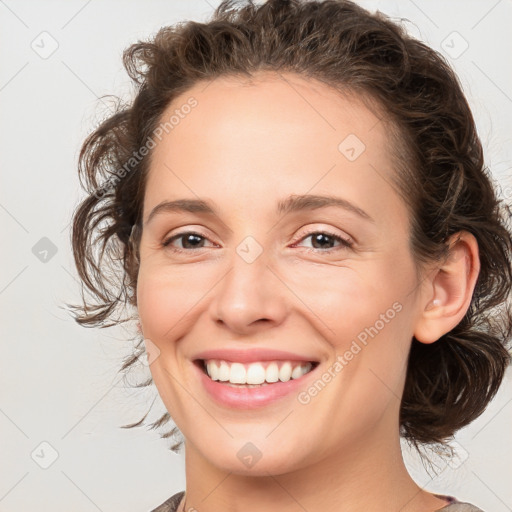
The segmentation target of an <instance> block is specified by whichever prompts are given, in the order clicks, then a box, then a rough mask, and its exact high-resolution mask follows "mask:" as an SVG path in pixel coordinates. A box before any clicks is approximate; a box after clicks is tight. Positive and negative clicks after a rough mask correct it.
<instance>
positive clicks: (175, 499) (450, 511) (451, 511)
mask: <svg viewBox="0 0 512 512" xmlns="http://www.w3.org/2000/svg"><path fill="white" fill-rule="evenodd" d="M184 494H185V491H181V492H178V493H176V494H175V495H174V496H171V497H170V498H169V499H168V500H166V501H164V503H162V504H161V505H160V506H158V507H156V508H154V509H153V510H151V512H176V511H177V510H178V505H179V504H180V502H181V499H182V498H183V495H184ZM435 496H437V497H438V498H441V499H444V500H448V501H450V503H449V504H448V505H446V506H445V507H442V508H440V509H438V510H442V511H443V512H483V510H482V509H481V508H478V507H475V505H471V503H463V502H461V501H458V500H457V499H456V498H454V497H453V496H443V495H440V494H436V495H435ZM436 512H437V511H436Z"/></svg>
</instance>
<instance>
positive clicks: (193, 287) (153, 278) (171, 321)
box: [137, 261, 216, 340]
mask: <svg viewBox="0 0 512 512" xmlns="http://www.w3.org/2000/svg"><path fill="white" fill-rule="evenodd" d="M215 282H216V281H215V279H214V276H212V275H211V271H210V272H208V269H205V268H201V267H200V266H197V267H196V268H195V269H192V268H191V267H190V266H186V265H184V266H181V267H179V266H173V267H170V266H165V265H156V264H152V265H151V264H144V262H143V261H142V262H141V267H140V270H139V276H138V281H137V309H138V314H139V317H140V321H141V324H142V328H143V331H144V336H145V337H149V338H154V339H155V340H163V339H166V338H177V337H178V336H180V335H182V334H183V333H184V332H186V330H187V328H188V329H190V325H188V324H189V323H190V318H191V317H192V316H193V315H194V310H195V309H197V308H200V307H201V306H202V305H204V302H205V301H206V300H208V296H209V292H210V291H211V289H212V288H213V287H214V285H215Z"/></svg>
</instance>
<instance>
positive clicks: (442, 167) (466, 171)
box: [73, 0, 512, 512]
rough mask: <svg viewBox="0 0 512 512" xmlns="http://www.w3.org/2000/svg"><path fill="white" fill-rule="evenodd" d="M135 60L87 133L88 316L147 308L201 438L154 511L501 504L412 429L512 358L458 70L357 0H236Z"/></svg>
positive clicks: (132, 53) (436, 420)
mask: <svg viewBox="0 0 512 512" xmlns="http://www.w3.org/2000/svg"><path fill="white" fill-rule="evenodd" d="M124 64H125V67H126V69H127V71H128V73H129V75H130V77H131V78H132V79H133V80H134V82H135V83H136V85H137V87H138V89H137V96H136V97H135V99H134V101H133V103H132V104H131V105H129V106H127V107H124V108H120V109H119V110H118V112H117V113H116V114H115V115H113V116H112V117H111V118H109V119H108V120H106V121H105V122H104V123H103V124H102V125H101V126H100V127H99V128H98V129H97V130H96V131H95V132H94V133H93V134H92V135H91V136H90V137H89V138H88V139H87V140H86V141H85V143H84V145H83V148H82V151H81V154H80V172H81V176H82V177H83V178H84V181H85V183H86V188H87V190H88V192H89V193H90V195H89V196H88V197H87V198H86V199H85V200H84V201H83V202H82V204H81V205H80V206H79V207H78V209H77V211H76V212H75V215H74V225H73V249H74V254H75V260H76V264H77V268H78V271H79V274H80V276H81V278H82V280H83V282H84V284H85V285H86V286H87V287H88V288H89V290H90V291H92V292H93V293H94V294H95V295H96V298H97V301H96V302H95V303H94V304H90V303H87V302H85V303H84V306H83V307H82V309H81V311H80V312H79V314H78V315H77V321H79V322H80V323H82V324H84V325H89V326H91V325H98V326H102V327H104V326H108V325H112V324H115V323H116V322H119V321H120V320H119V318H118V317H117V316H116V312H117V311H118V307H119V306H123V305H126V306H129V307H131V308H132V310H131V312H132V313H133V314H132V316H131V317H130V316H129V315H128V317H127V318H134V319H136V320H137V321H138V322H139V329H140V344H141V346H142V343H144V347H145V349H146V352H147V362H148V364H149V368H150V371H151V377H152V379H150V381H149V382H148V383H146V384H150V383H151V382H154V383H155V385H156V387H157V389H158V392H159V394H160V396H161V398H162V401H163V403H164V404H165V406H166V408H167V410H168V414H167V415H166V416H165V417H163V418H161V421H159V422H158V425H160V424H163V423H164V422H166V421H168V420H169V419H170V418H172V420H173V421H174V422H175V424H176V426H177V427H178V429H179V431H180V432H181V433H182V434H183V438H184V447H185V457H186V481H187V484H186V490H185V491H184V492H181V493H178V494H176V495H174V496H172V497H171V498H170V499H169V500H167V501H166V502H165V503H163V504H162V505H161V506H159V507H157V508H156V509H154V510H155V511H158V512H163V511H176V510H180V511H184V510H198V511H200V512H213V511H215V512H217V511H220V510H223V511H228V510H233V511H235V510H250V511H251V512H257V511H260V510H261V511H263V510H265V511H268V510H279V511H281V512H282V511H292V510H308V511H310V512H313V511H320V510H322V511H339V510H379V511H381V510H386V511H396V512H398V511H401V512H427V511H429V512H430V511H434V510H441V509H442V510H443V511H444V510H446V512H456V511H464V510H468V511H470V510H480V509H479V508H477V507H476V506H474V505H470V504H464V503H461V502H460V501H458V500H456V499H455V498H454V497H451V496H442V495H437V494H433V493H429V492H427V491H425V490H424V489H422V488H420V487H419V486H418V485H417V484H416V483H415V482H414V480H413V479H412V478H411V476H410V475H409V474H408V472H407V469H406V467H405V465H404V463H403V459H402V454H401V450H400V436H402V437H403V438H405V439H407V440H408V441H410V442H411V443H412V444H414V445H416V446H420V445H424V444H440V445H443V444H444V443H447V441H449V440H450V439H451V438H452V436H453V434H454V433H455V432H456V431H457V430H458V429H460V428H461V427H463V426H465V425H467V424H469V423H470V422H471V421H472V420H474V419H475V418H476V417H478V416H479V415H480V414H481V413H482V412H483V411H484V409H485V407H486V405H487V404H488V403H489V401H490V400H491V399H492V397H493V396H494V395H495V393H496V391H497V389H498V388H499V385H500V383H501V381H502V378H503V374H504V371H505V369H506V366H507V364H508V362H509V353H508V351H507V347H506V341H507V340H508V339H510V336H511V334H512V318H511V316H510V311H508V310H507V309H506V308H505V307H503V306H506V301H507V299H508V298H509V297H510V293H511V288H512V267H511V261H510V254H511V250H512V235H511V232H510V229H509V228H508V227H507V224H506V222H507V220H508V215H509V214H508V213H507V211H506V209H505V208H503V205H502V204H501V201H500V200H499V199H498V197H497V193H496V191H495V190H494V188H493V185H492V181H491V178H490V176H489V174H488V172H487V170H486V168H485V167H484V164H483V154H482V147H481V144H480V141H479V139H478V137H477V134H476V129H475V125H474V121H473V118H472V115H471V112H470V109H469V107H468V104H467V102H466V100H465V98H464V95H463V93H462V91H461V88H460V86H459V84H458V81H457V78H456V77H455V75H454V73H453V71H452V70H451V69H450V68H449V67H448V66H447V64H446V63H445V62H444V60H443V59H442V58H441V57H440V56H439V55H438V54H437V53H436V52H435V51H433V50H432V49H430V48H428V47H426V46H425V45H424V44H422V43H420V42H418V41H417V40H415V39H412V38H411V37H410V36H408V35H407V34H406V33H405V32H404V31H403V30H402V29H401V28H400V27H399V26H397V25H395V24H393V23H391V22H390V21H389V20H388V19H386V18H385V17H384V16H382V15H380V14H370V13H369V12H367V11H365V10H364V9H362V8H360V7H358V6H357V5H355V4H353V3H351V2H348V1H341V0H340V1H326V2H322V3H317V2H307V3H304V2H299V1H279V0H269V1H268V2H266V3H265V4H263V5H260V6H255V5H252V4H250V3H249V4H244V5H241V6H237V5H233V3H232V2H223V3H222V4H221V5H220V6H219V7H218V8H217V10H216V12H215V15H214V17H213V19H212V20H211V21H210V22H208V23H204V24H203V23H195V22H189V23H186V24H181V25H177V26H175V27H164V28H162V29H161V30H160V31H159V32H158V34H157V35H156V36H155V37H154V38H153V39H152V40H151V41H148V42H139V43H137V44H134V45H132V46H131V47H130V48H128V50H127V51H126V52H125V54H124ZM98 246H101V248H102V251H101V253H100V254H98V253H97V251H96V248H97V247H98ZM105 251H106V252H105ZM119 261H120V262H121V263H122V273H121V275H120V278H121V279H120V282H119V284H118V286H117V287H116V285H115V281H113V276H114V277H115V273H114V274H112V273H110V272H109V269H111V267H112V265H114V266H115V264H116V262H119ZM114 270H115V267H114ZM138 360H139V354H134V355H133V357H131V358H130V359H129V360H127V361H126V363H125V364H124V365H123V368H122V369H123V370H125V369H127V368H129V367H130V366H132V365H133V364H135V363H136V362H137V361H138ZM143 419H144V418H143ZM141 421H142V420H141ZM140 423H141V422H138V423H136V424H134V425H138V424H140ZM134 425H132V426H134ZM173 432H175V430H173V431H171V433H169V434H166V435H171V434H172V433H173ZM179 446H180V444H179V443H178V444H177V445H174V446H173V449H177V448H179Z"/></svg>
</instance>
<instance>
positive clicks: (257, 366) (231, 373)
mask: <svg viewBox="0 0 512 512" xmlns="http://www.w3.org/2000/svg"><path fill="white" fill-rule="evenodd" d="M194 364H195V365H196V366H198V367H199V368H200V369H201V370H202V371H203V373H205V374H206V375H207V376H208V377H209V378H210V379H211V380H212V381H218V382H219V383H221V384H226V385H228V386H233V387H246V388H251V387H262V386H269V385H271V384H275V383H279V382H288V381H290V380H297V379H300V378H301V377H303V376H304V375H306V374H308V373H309V372H311V371H312V370H314V369H315V368H316V367H317V366H318V365H319V364H320V363H319V362H318V361H286V360H276V361H257V362H253V363H238V362H232V361H224V360H221V359H208V360H205V359H196V360H195V361H194Z"/></svg>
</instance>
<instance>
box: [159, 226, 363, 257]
mask: <svg viewBox="0 0 512 512" xmlns="http://www.w3.org/2000/svg"><path fill="white" fill-rule="evenodd" d="M318 234H321V235H328V236H330V237H332V238H333V239H334V240H335V241H337V242H339V243H340V245H339V246H338V247H330V248H328V249H325V250H324V249H316V248H314V247H312V248H311V247H309V248H308V247H306V249H307V250H308V251H310V252H323V253H325V252H334V251H337V250H343V249H350V248H351V247H352V246H353V242H352V241H350V240H348V239H346V238H343V237H341V236H340V235H336V234H335V233H331V232H330V231H327V230H317V231H310V232H309V233H306V234H305V235H304V236H302V238H300V239H299V240H298V241H297V242H294V243H293V244H292V246H295V245H296V244H297V243H299V242H301V241H303V240H305V239H306V238H309V237H310V236H312V235H318ZM187 235H194V236H198V237H200V238H204V239H205V240H208V238H207V237H206V236H204V235H202V234H201V233H197V232H195V231H182V232H181V233H177V234H176V235H173V236H171V237H170V238H168V239H167V240H165V241H164V242H162V247H167V248H170V249H171V250H172V251H173V252H180V253H185V252H191V251H197V250H200V249H204V247H199V248H198V249H180V248H179V247H172V246H170V244H171V243H172V242H173V241H174V240H178V239H180V238H183V237H185V236H187Z"/></svg>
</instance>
